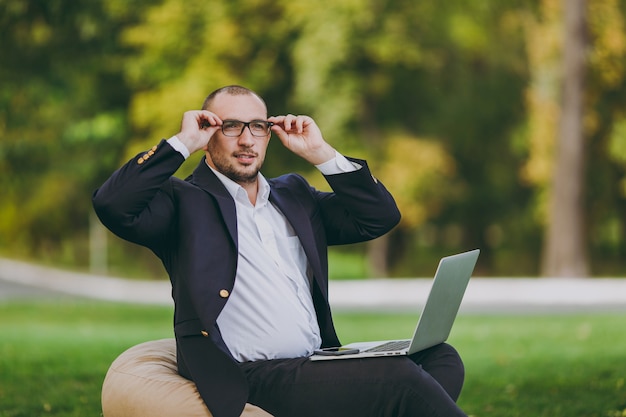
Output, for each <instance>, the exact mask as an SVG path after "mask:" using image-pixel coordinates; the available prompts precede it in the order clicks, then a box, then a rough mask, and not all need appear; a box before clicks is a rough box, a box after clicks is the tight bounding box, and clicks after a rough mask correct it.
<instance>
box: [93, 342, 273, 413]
mask: <svg viewBox="0 0 626 417" xmlns="http://www.w3.org/2000/svg"><path fill="white" fill-rule="evenodd" d="M102 413H103V416H104V417H212V416H211V413H210V412H209V410H208V409H207V408H206V406H205V405H204V402H203V401H202V398H201V397H200V394H199V393H198V390H197V389H196V385H195V384H194V383H193V382H191V381H189V380H188V379H186V378H183V377H182V376H180V375H179V374H178V368H177V366H176V341H175V340H174V339H173V338H172V339H161V340H153V341H149V342H145V343H141V344H139V345H137V346H133V347H131V348H129V349H128V350H126V351H125V352H123V353H122V354H121V355H120V356H118V357H117V359H115V360H114V361H113V363H112V364H111V366H110V368H109V370H108V372H107V374H106V376H105V378H104V383H103V384H102ZM241 417H272V415H271V414H269V413H267V412H265V411H263V410H262V409H261V408H259V407H256V406H254V405H252V404H246V407H245V409H244V410H243V413H242V414H241Z"/></svg>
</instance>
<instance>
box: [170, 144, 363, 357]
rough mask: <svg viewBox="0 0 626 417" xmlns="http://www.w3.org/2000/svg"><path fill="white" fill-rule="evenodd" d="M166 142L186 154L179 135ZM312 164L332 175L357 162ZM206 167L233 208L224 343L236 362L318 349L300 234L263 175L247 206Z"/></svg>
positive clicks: (236, 189)
mask: <svg viewBox="0 0 626 417" xmlns="http://www.w3.org/2000/svg"><path fill="white" fill-rule="evenodd" d="M168 142H169V143H170V144H171V145H172V146H173V147H174V149H176V150H178V151H179V152H181V154H183V156H185V158H186V157H188V155H189V152H188V151H187V152H186V153H185V152H183V151H182V149H181V148H180V146H181V145H182V148H185V150H186V147H185V146H184V145H183V144H182V143H181V142H180V141H179V140H178V138H176V137H173V138H171V139H169V140H168ZM209 168H211V167H210V166H209ZM317 168H318V169H319V170H320V171H321V172H322V173H323V174H325V175H332V174H337V173H341V172H349V171H354V170H356V169H359V168H360V165H358V164H355V163H352V162H350V161H348V160H347V159H346V158H345V157H344V156H343V155H341V154H339V153H337V154H336V157H335V158H334V159H331V160H330V161H327V162H325V163H323V164H320V165H317ZM211 169H212V170H213V172H214V173H215V175H216V176H217V177H218V178H219V179H220V181H221V182H222V183H223V184H224V186H225V187H226V189H227V190H228V192H229V193H230V194H231V196H232V197H233V199H234V200H235V206H236V210H237V232H238V240H239V255H238V260H237V275H236V278H235V286H234V288H233V291H232V292H231V295H230V297H229V300H228V302H227V303H226V306H225V307H224V309H223V310H222V312H221V313H220V315H219V317H218V318H217V324H218V326H219V328H220V332H221V334H222V338H223V339H224V342H225V343H226V346H227V347H228V349H229V350H230V352H231V354H232V355H233V356H234V358H235V359H237V360H238V361H240V362H245V361H255V360H265V359H280V358H295V357H302V356H308V355H311V354H312V353H313V351H314V350H315V349H317V348H319V347H320V345H321V336H320V330H319V325H318V323H317V318H316V314H315V308H314V306H313V299H312V296H311V289H310V286H309V282H310V280H309V278H312V277H310V275H311V271H310V269H309V264H308V261H307V258H306V255H305V253H304V249H303V248H302V245H301V243H300V240H299V238H298V237H297V236H296V234H295V232H294V230H293V228H292V226H291V225H290V224H289V222H288V221H287V219H286V218H285V216H284V215H283V214H282V213H281V212H280V210H278V208H277V207H275V206H274V205H273V204H272V203H271V202H270V201H269V195H270V187H269V184H268V183H267V180H266V179H265V177H263V175H261V174H260V173H259V177H258V184H259V187H258V188H259V189H258V194H257V200H256V204H255V205H252V203H251V202H250V200H249V199H248V195H247V193H246V191H245V190H244V189H243V187H241V186H240V185H239V184H237V183H235V182H234V181H232V180H231V179H230V178H228V177H226V176H225V175H223V174H221V173H220V172H218V171H216V170H214V169H213V168H211Z"/></svg>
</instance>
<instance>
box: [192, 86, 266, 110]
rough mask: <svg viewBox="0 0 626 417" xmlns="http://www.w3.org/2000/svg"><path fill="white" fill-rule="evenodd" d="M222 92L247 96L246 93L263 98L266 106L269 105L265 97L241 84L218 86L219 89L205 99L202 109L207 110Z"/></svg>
mask: <svg viewBox="0 0 626 417" xmlns="http://www.w3.org/2000/svg"><path fill="white" fill-rule="evenodd" d="M221 93H225V94H229V95H231V96H245V95H251V96H256V97H258V98H259V100H261V102H262V103H263V104H264V105H265V107H267V105H266V104H265V100H263V98H262V97H261V96H260V95H258V94H257V93H255V92H254V91H252V90H250V89H249V88H246V87H242V86H240V85H227V86H225V87H222V88H218V89H217V90H215V91H213V92H212V93H211V94H209V95H208V96H207V98H205V99H204V103H202V110H207V109H208V108H209V106H210V105H211V103H213V100H215V97H217V96H218V95H219V94H221Z"/></svg>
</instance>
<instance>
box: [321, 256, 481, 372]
mask: <svg viewBox="0 0 626 417" xmlns="http://www.w3.org/2000/svg"><path fill="white" fill-rule="evenodd" d="M479 253H480V250H479V249H475V250H472V251H469V252H464V253H460V254H457V255H452V256H447V257H445V258H442V259H441V260H440V261H439V266H438V267H437V271H436V272H435V278H434V280H433V283H432V286H431V288H430V292H429V294H428V298H427V299H426V303H425V304H424V307H423V309H422V313H421V314H420V317H419V320H418V322H417V326H416V328H415V332H414V333H413V338H412V339H406V340H383V341H377V342H355V343H350V344H348V345H344V346H340V347H335V348H327V349H320V350H317V351H316V352H315V353H314V354H313V355H312V356H311V357H310V360H312V361H324V360H336V359H353V358H367V357H380V356H396V355H411V354H413V353H416V352H419V351H421V350H424V349H427V348H429V347H432V346H435V345H437V344H439V343H443V342H445V341H446V340H447V339H448V336H449V335H450V331H451V330H452V325H453V323H454V320H455V318H456V315H457V313H458V311H459V307H460V306H461V301H462V300H463V295H464V294H465V290H466V288H467V285H468V283H469V280H470V277H471V276H472V272H473V271H474V266H475V265H476V261H477V260H478V254H479Z"/></svg>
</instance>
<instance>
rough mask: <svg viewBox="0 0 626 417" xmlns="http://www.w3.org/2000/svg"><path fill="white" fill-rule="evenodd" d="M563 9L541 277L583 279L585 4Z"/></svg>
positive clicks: (569, 0) (568, 0)
mask: <svg viewBox="0 0 626 417" xmlns="http://www.w3.org/2000/svg"><path fill="white" fill-rule="evenodd" d="M563 4H564V11H565V38H564V54H563V67H564V73H563V74H564V77H563V92H562V106H561V120H560V125H559V137H558V142H557V146H556V152H555V158H556V160H555V162H556V164H555V172H554V176H553V180H552V194H551V202H550V208H549V209H550V212H549V223H548V226H547V229H546V242H545V245H544V254H543V265H542V274H543V275H544V276H555V277H583V276H587V275H588V274H589V266H588V259H587V245H586V239H585V231H584V229H585V227H584V223H585V221H584V219H585V210H584V207H583V201H584V198H583V194H584V183H585V165H586V164H585V154H584V150H585V146H584V132H583V112H584V87H585V73H586V59H585V52H586V7H587V4H586V0H563Z"/></svg>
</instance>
